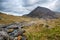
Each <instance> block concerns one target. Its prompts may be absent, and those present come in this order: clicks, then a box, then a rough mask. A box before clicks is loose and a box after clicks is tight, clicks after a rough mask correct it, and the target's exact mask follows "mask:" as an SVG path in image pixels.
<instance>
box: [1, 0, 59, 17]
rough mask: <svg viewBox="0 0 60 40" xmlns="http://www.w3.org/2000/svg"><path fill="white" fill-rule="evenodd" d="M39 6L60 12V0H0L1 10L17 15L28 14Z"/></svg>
mask: <svg viewBox="0 0 60 40" xmlns="http://www.w3.org/2000/svg"><path fill="white" fill-rule="evenodd" d="M37 6H42V7H46V8H49V9H51V10H53V11H58V12H60V1H59V0H0V11H2V12H7V13H9V14H12V15H17V16H20V15H24V14H28V13H29V12H31V11H32V10H33V9H35V8H36V7H37Z"/></svg>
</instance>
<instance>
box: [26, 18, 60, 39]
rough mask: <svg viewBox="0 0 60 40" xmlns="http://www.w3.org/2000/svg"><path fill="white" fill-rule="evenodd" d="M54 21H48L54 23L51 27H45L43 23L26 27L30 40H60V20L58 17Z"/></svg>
mask: <svg viewBox="0 0 60 40" xmlns="http://www.w3.org/2000/svg"><path fill="white" fill-rule="evenodd" d="M50 21H51V20H50ZM52 21H53V22H54V24H51V23H52V22H49V21H47V24H49V25H52V28H50V29H49V28H47V27H43V25H42V24H36V25H32V26H30V27H28V28H27V27H25V30H26V33H25V35H27V38H28V40H60V21H59V20H56V19H55V20H52Z"/></svg>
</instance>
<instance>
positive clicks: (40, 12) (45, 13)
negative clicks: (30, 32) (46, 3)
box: [27, 7, 57, 19]
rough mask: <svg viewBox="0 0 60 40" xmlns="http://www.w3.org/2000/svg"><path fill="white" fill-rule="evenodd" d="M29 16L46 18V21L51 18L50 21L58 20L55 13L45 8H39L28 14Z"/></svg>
mask: <svg viewBox="0 0 60 40" xmlns="http://www.w3.org/2000/svg"><path fill="white" fill-rule="evenodd" d="M27 16H29V17H38V18H44V19H46V18H49V19H53V18H57V17H56V14H55V12H53V11H51V10H50V9H48V8H44V7H37V8H36V9H34V10H33V11H32V12H31V13H29V14H27Z"/></svg>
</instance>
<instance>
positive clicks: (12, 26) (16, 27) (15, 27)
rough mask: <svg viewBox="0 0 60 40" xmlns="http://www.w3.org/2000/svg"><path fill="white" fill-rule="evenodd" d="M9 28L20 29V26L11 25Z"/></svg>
mask: <svg viewBox="0 0 60 40" xmlns="http://www.w3.org/2000/svg"><path fill="white" fill-rule="evenodd" d="M7 28H8V29H18V26H17V25H10V26H8V27H7Z"/></svg>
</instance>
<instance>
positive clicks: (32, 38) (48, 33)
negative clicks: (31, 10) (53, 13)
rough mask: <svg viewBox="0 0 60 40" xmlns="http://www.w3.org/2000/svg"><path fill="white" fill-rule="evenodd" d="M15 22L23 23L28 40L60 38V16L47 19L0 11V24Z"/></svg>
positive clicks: (58, 39)
mask: <svg viewBox="0 0 60 40" xmlns="http://www.w3.org/2000/svg"><path fill="white" fill-rule="evenodd" d="M14 22H19V23H23V25H24V28H23V29H24V30H25V31H26V32H25V33H24V35H25V36H26V37H27V39H28V40H60V18H59V19H48V20H45V19H39V18H31V17H26V16H12V15H6V14H4V13H3V14H2V13H0V24H10V23H14Z"/></svg>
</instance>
